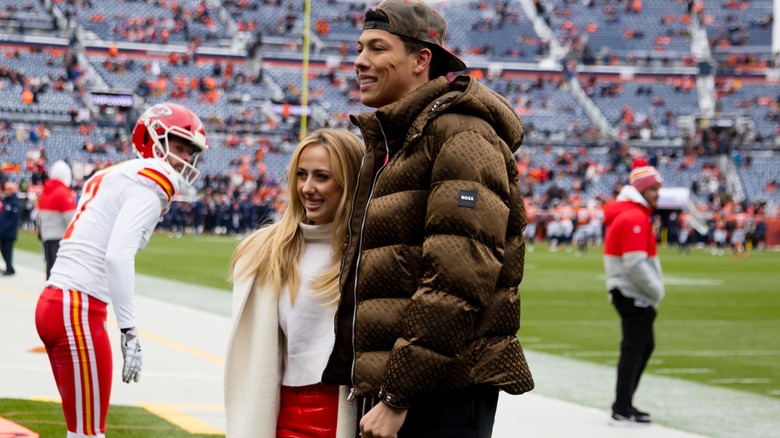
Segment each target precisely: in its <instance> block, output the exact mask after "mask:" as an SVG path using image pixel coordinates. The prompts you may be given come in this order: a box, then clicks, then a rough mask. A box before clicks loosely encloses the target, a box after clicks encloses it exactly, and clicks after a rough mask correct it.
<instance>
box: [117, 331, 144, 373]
mask: <svg viewBox="0 0 780 438" xmlns="http://www.w3.org/2000/svg"><path fill="white" fill-rule="evenodd" d="M122 358H123V359H124V360H125V363H124V366H122V381H123V382H125V383H130V382H131V381H132V382H137V381H138V379H139V378H140V377H141V366H142V365H143V359H144V358H143V354H142V353H141V342H140V341H139V339H138V330H136V329H135V327H133V328H129V329H122Z"/></svg>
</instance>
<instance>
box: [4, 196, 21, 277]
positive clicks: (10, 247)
mask: <svg viewBox="0 0 780 438" xmlns="http://www.w3.org/2000/svg"><path fill="white" fill-rule="evenodd" d="M16 192H17V188H16V184H14V183H12V182H10V181H7V182H6V183H5V184H3V203H2V207H3V211H2V212H0V253H2V255H3V261H4V262H5V270H4V271H3V273H2V276H3V277H7V276H10V275H14V274H16V270H15V269H14V260H13V259H14V242H16V238H17V236H18V234H19V225H20V223H21V220H22V203H21V202H20V201H19V197H18V196H17V195H16Z"/></svg>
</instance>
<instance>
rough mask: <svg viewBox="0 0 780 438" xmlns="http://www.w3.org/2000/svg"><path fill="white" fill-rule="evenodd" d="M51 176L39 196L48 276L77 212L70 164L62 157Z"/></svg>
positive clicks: (52, 165)
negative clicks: (71, 186)
mask: <svg viewBox="0 0 780 438" xmlns="http://www.w3.org/2000/svg"><path fill="white" fill-rule="evenodd" d="M48 176H49V179H47V180H46V181H45V182H44V183H43V191H42V192H41V194H40V196H39V197H38V216H37V217H36V219H37V223H38V231H39V233H40V238H41V242H43V257H44V259H45V260H46V279H47V280H48V279H49V276H50V275H51V267H52V266H54V260H55V259H56V258H57V250H58V249H59V248H60V240H61V239H62V236H63V235H64V234H65V228H67V226H68V224H69V223H70V220H71V218H73V213H74V212H75V211H76V198H75V196H74V195H73V191H72V190H71V189H70V185H71V183H72V182H73V175H72V173H71V170H70V166H68V164H67V163H65V162H64V161H62V160H59V161H55V162H54V163H52V164H51V166H49V172H48Z"/></svg>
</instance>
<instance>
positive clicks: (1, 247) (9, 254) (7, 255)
mask: <svg viewBox="0 0 780 438" xmlns="http://www.w3.org/2000/svg"><path fill="white" fill-rule="evenodd" d="M0 253H2V255H3V261H4V262H5V272H7V273H9V274H13V273H14V272H16V271H15V270H14V240H11V239H2V240H0Z"/></svg>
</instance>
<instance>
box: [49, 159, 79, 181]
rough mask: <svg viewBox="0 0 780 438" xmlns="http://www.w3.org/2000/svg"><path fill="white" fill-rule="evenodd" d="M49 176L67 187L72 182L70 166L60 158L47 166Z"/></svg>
mask: <svg viewBox="0 0 780 438" xmlns="http://www.w3.org/2000/svg"><path fill="white" fill-rule="evenodd" d="M49 178H51V179H56V180H58V181H60V182H61V183H63V184H65V186H67V187H70V184H71V183H72V182H73V174H72V173H71V171H70V166H68V163H66V162H64V161H62V160H58V161H55V162H54V163H52V164H51V166H49Z"/></svg>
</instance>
